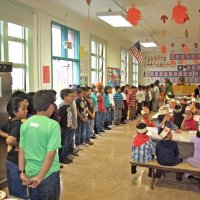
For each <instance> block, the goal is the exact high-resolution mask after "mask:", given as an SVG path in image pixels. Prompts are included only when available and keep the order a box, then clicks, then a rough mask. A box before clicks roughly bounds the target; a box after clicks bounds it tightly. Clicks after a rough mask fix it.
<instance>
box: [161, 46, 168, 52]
mask: <svg viewBox="0 0 200 200" xmlns="http://www.w3.org/2000/svg"><path fill="white" fill-rule="evenodd" d="M161 52H162V54H166V52H167V48H166V46H165V44H163V45H162V46H161Z"/></svg>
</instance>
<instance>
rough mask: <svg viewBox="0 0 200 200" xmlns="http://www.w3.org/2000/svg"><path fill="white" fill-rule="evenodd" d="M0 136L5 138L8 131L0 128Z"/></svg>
mask: <svg viewBox="0 0 200 200" xmlns="http://www.w3.org/2000/svg"><path fill="white" fill-rule="evenodd" d="M0 136H1V137H4V138H7V137H8V133H6V132H4V131H2V130H0Z"/></svg>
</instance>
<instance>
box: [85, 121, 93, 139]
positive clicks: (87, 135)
mask: <svg viewBox="0 0 200 200" xmlns="http://www.w3.org/2000/svg"><path fill="white" fill-rule="evenodd" d="M90 121H91V120H89V119H88V120H87V121H86V122H85V132H84V142H87V141H88V140H89V139H90V136H91V134H92V130H91V127H90Z"/></svg>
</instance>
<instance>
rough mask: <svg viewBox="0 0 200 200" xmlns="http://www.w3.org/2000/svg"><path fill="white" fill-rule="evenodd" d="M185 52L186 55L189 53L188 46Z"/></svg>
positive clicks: (185, 47)
mask: <svg viewBox="0 0 200 200" xmlns="http://www.w3.org/2000/svg"><path fill="white" fill-rule="evenodd" d="M184 52H185V54H186V55H187V54H188V53H189V49H188V47H187V46H186V45H185V46H184Z"/></svg>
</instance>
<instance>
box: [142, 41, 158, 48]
mask: <svg viewBox="0 0 200 200" xmlns="http://www.w3.org/2000/svg"><path fill="white" fill-rule="evenodd" d="M140 44H141V45H142V46H143V47H145V48H149V47H157V44H156V43H154V42H141V43H140Z"/></svg>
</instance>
